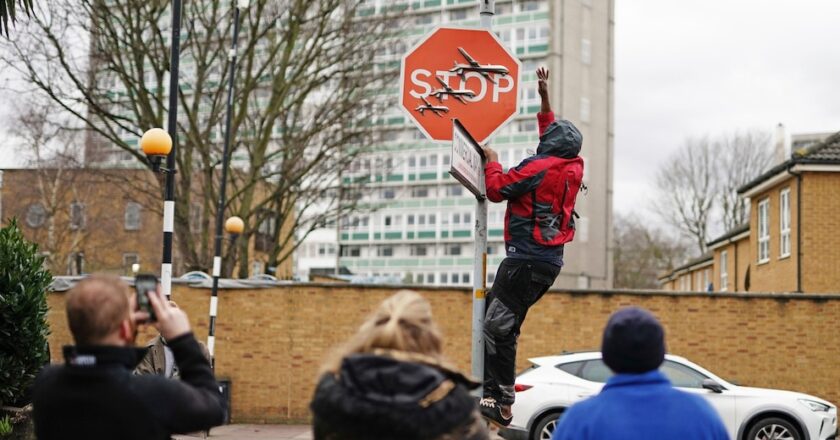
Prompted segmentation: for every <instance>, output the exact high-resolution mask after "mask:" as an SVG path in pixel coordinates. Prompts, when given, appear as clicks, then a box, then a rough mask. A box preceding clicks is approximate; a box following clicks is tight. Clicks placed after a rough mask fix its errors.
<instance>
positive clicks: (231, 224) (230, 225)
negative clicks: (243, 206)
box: [225, 216, 245, 234]
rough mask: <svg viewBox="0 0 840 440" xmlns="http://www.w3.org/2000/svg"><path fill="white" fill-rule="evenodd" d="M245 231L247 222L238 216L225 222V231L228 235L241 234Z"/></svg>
mask: <svg viewBox="0 0 840 440" xmlns="http://www.w3.org/2000/svg"><path fill="white" fill-rule="evenodd" d="M243 230H245V222H244V221H242V219H241V218H239V217H237V216H233V217H230V218H228V219H227V221H225V231H227V233H228V234H241V233H242V231H243Z"/></svg>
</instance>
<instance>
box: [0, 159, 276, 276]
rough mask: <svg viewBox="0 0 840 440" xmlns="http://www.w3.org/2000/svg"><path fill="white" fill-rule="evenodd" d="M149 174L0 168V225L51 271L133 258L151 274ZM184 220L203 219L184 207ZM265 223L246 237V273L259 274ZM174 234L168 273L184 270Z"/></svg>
mask: <svg viewBox="0 0 840 440" xmlns="http://www.w3.org/2000/svg"><path fill="white" fill-rule="evenodd" d="M156 178H158V176H156V175H155V174H153V173H152V172H151V171H149V170H147V169H140V168H50V169H14V170H2V171H0V219H2V220H0V224H2V225H5V224H7V223H8V221H9V220H11V219H12V218H16V219H17V220H18V223H19V225H20V227H21V230H22V231H23V233H24V236H26V238H27V239H29V240H31V241H32V242H34V243H37V244H38V246H39V249H40V251H41V252H42V253H43V254H44V255H46V256H47V262H46V264H47V265H48V266H49V269H50V271H51V272H52V273H53V274H54V275H76V274H80V273H93V272H108V273H114V274H120V275H130V274H132V265H133V264H140V270H141V271H143V272H152V273H155V272H158V271H159V268H160V263H161V252H162V241H163V234H162V232H161V231H162V229H163V227H162V223H161V222H162V217H163V215H162V208H163V199H162V196H161V195H159V194H158V191H157V188H158V182H157V181H156V180H155V179H156ZM208 218H209V219H212V216H210V217H208ZM188 221H189V222H190V230H193V231H199V230H201V228H199V227H198V226H194V223H195V222H199V221H203V220H202V216H196V215H193V213H192V212H191V215H190V218H189V220H188ZM264 226H265V227H264ZM273 227H275V226H274V225H272V224H270V223H269V222H266V225H263V226H261V227H260V229H259V230H258V231H256V233H254V234H253V236H252V238H251V240H250V243H249V252H248V255H249V258H248V263H247V264H248V273H249V274H250V275H255V274H261V273H263V268H264V267H265V262H266V261H267V256H266V253H265V251H266V250H267V249H268V248H269V247H270V246H268V244H267V241H268V240H271V237H272V236H273V234H272V231H273V229H271V228H273ZM283 227H287V226H283ZM179 239H181V238H180V237H178V236H177V235H176V237H175V240H176V244H175V246H174V250H173V251H174V252H175V255H174V256H173V259H174V262H175V268H174V271H175V275H176V276H178V275H181V274H183V273H184V272H186V271H188V270H189V269H190V268H188V267H185V266H184V259H183V258H182V257H181V256H179V255H178V254H179V246H178V244H177V241H178V240H179ZM191 239H196V237H191ZM225 249H226V250H227V249H228V246H227V245H226V246H225ZM290 260H291V259H287V260H286V261H285V262H284V263H283V264H281V267H278V269H277V276H278V277H281V278H282V277H288V276H290V275H291V261H290ZM208 272H209V270H208ZM231 272H233V271H231ZM236 273H238V272H236Z"/></svg>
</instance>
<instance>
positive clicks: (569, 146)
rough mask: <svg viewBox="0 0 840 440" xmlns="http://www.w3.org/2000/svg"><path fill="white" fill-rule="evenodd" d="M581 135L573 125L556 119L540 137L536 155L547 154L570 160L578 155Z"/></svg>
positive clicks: (581, 140) (581, 143)
mask: <svg viewBox="0 0 840 440" xmlns="http://www.w3.org/2000/svg"><path fill="white" fill-rule="evenodd" d="M582 145H583V135H581V134H580V130H578V129H577V127H575V125H574V124H572V123H571V122H569V121H567V120H565V119H558V120H556V121H554V122H552V123H551V124H549V125H548V128H546V129H545V131H544V132H543V134H542V136H540V146H539V147H538V148H537V154H548V155H550V156H556V157H559V158H562V159H572V158H575V157H577V155H578V154H580V148H581V146H582Z"/></svg>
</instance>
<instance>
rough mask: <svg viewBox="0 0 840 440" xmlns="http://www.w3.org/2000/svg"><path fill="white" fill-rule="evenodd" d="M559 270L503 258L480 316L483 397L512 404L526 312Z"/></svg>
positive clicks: (529, 261)
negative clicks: (482, 337) (482, 355)
mask: <svg viewBox="0 0 840 440" xmlns="http://www.w3.org/2000/svg"><path fill="white" fill-rule="evenodd" d="M558 274H560V267H559V266H555V265H553V264H550V263H544V262H540V261H532V260H524V259H515V258H505V259H504V260H503V261H502V264H500V265H499V270H498V271H497V272H496V280H495V281H494V282H493V287H492V288H491V289H490V293H488V294H487V298H486V302H485V307H486V308H485V313H484V397H492V398H494V399H496V402H498V403H500V404H502V405H512V404H513V401H514V399H515V397H514V391H513V385H514V380H515V379H516V377H515V375H516V371H515V370H516V346H517V340H518V339H519V329H520V328H521V327H522V323H523V322H525V315H527V314H528V309H529V308H530V307H531V306H532V305H534V304H535V303H536V302H537V301H539V299H540V298H542V296H543V295H544V294H545V292H546V291H548V289H549V287H551V285H552V284H554V280H555V279H556V278H557V275H558Z"/></svg>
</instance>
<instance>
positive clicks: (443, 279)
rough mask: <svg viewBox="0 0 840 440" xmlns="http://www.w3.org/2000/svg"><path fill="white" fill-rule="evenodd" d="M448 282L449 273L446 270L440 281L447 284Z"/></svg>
mask: <svg viewBox="0 0 840 440" xmlns="http://www.w3.org/2000/svg"><path fill="white" fill-rule="evenodd" d="M448 282H449V274H448V273H446V272H444V273H442V274H440V283H441V284H446V283H448Z"/></svg>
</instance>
